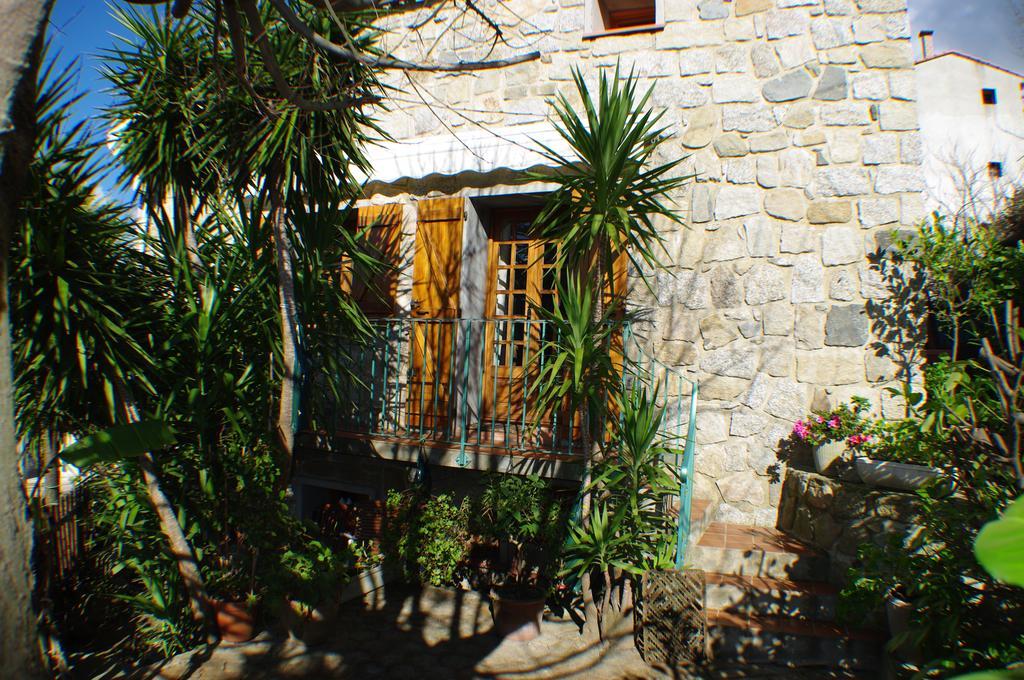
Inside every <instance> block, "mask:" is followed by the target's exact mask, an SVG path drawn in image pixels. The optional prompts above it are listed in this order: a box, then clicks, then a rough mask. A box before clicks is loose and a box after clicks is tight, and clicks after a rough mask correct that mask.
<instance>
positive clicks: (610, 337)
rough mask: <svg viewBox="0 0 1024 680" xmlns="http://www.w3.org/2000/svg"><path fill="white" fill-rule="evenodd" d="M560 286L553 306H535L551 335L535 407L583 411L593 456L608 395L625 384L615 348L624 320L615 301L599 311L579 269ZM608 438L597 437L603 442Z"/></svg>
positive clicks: (586, 448) (542, 356)
mask: <svg viewBox="0 0 1024 680" xmlns="http://www.w3.org/2000/svg"><path fill="white" fill-rule="evenodd" d="M557 290H558V303H557V304H556V305H555V308H554V309H552V310H547V309H544V308H542V307H540V306H536V307H535V308H534V311H535V312H536V313H537V314H538V315H539V316H540V318H541V319H542V320H543V321H544V322H545V328H546V331H545V333H546V336H547V337H546V338H545V339H544V342H543V343H542V346H541V351H540V352H538V354H537V356H538V357H539V358H538V359H536V361H537V363H538V364H540V370H539V373H538V376H537V380H536V382H535V383H534V387H533V390H534V391H535V394H536V397H535V399H534V401H533V408H534V410H535V412H536V413H538V414H541V415H545V414H551V413H554V412H559V411H562V412H565V413H567V414H569V415H570V416H574V417H578V419H579V427H580V435H581V439H582V445H583V455H584V457H585V458H586V459H587V460H588V462H589V457H590V456H591V454H592V453H593V452H592V448H593V446H592V445H593V443H594V441H593V439H594V435H595V434H596V433H599V432H601V430H602V428H603V427H604V424H605V417H606V414H607V412H608V403H609V400H610V399H614V397H615V394H616V393H617V392H618V390H619V388H620V386H621V382H622V366H621V361H617V360H616V357H615V355H614V353H613V350H614V349H615V347H614V346H615V344H616V343H617V342H619V339H620V338H621V330H622V326H623V324H624V323H625V320H624V318H623V315H622V314H620V313H619V311H620V310H619V307H618V305H617V304H615V303H614V302H613V303H612V304H611V305H610V306H609V307H607V308H606V309H604V310H603V311H598V300H597V298H598V296H597V295H595V293H594V291H593V289H592V287H590V286H589V285H587V283H586V282H585V281H584V280H583V279H582V277H581V276H579V275H572V276H570V277H569V278H568V280H566V281H564V282H559V283H558V286H557ZM620 349H621V348H620ZM538 420H540V419H539V418H538ZM603 441H604V439H603V437H598V442H597V443H598V444H599V445H600V444H601V443H603Z"/></svg>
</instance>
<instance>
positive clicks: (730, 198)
mask: <svg viewBox="0 0 1024 680" xmlns="http://www.w3.org/2000/svg"><path fill="white" fill-rule="evenodd" d="M760 211H761V192H760V191H759V190H757V189H754V188H748V187H739V186H724V187H722V188H721V189H719V191H718V198H717V200H716V201H715V219H717V220H728V219H731V218H733V217H744V216H746V215H753V214H756V213H759V212H760Z"/></svg>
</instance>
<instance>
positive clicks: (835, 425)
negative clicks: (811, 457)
mask: <svg viewBox="0 0 1024 680" xmlns="http://www.w3.org/2000/svg"><path fill="white" fill-rule="evenodd" d="M870 406H871V404H870V402H868V400H867V399H864V398H863V397H854V398H853V399H852V400H851V402H850V403H849V404H842V405H840V406H838V407H836V408H834V409H832V410H831V411H815V412H814V413H813V414H811V416H810V417H809V418H807V419H806V420H798V421H797V422H796V424H795V425H794V426H793V434H794V435H796V437H797V438H798V439H800V440H801V441H805V442H807V443H808V444H810V445H812V446H821V445H822V444H827V443H829V442H836V441H843V440H845V441H846V443H847V445H848V446H849V447H850V448H857V447H859V446H863V445H864V444H866V443H868V442H869V441H871V435H870V434H869V429H870V421H869V420H867V419H866V418H865V417H864V413H865V412H866V411H867V410H868V408H869V407H870Z"/></svg>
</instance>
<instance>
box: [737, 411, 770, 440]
mask: <svg viewBox="0 0 1024 680" xmlns="http://www.w3.org/2000/svg"><path fill="white" fill-rule="evenodd" d="M767 425H768V421H767V419H766V418H765V417H764V416H762V415H759V414H757V413H753V412H751V411H741V410H737V411H733V413H732V422H731V423H730V425H729V434H730V435H731V436H733V437H752V436H754V435H756V434H760V433H761V432H763V431H764V428H765V427H766V426H767Z"/></svg>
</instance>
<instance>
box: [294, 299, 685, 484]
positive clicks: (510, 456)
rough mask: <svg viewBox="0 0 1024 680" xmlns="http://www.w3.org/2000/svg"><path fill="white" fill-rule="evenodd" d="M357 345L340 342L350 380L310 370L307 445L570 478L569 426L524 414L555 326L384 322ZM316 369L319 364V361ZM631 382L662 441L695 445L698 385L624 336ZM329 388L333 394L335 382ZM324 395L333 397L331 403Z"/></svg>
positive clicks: (575, 454) (572, 438) (575, 429)
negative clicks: (661, 423)
mask: <svg viewBox="0 0 1024 680" xmlns="http://www.w3.org/2000/svg"><path fill="white" fill-rule="evenodd" d="M372 327H373V332H372V333H371V334H370V336H369V338H367V339H366V340H364V341H362V342H351V341H347V342H339V343H338V344H337V358H339V359H341V360H342V361H344V362H345V363H346V364H347V365H348V366H350V367H351V375H349V376H344V377H342V376H338V377H337V378H335V377H333V376H329V375H326V374H325V372H324V371H323V370H318V369H317V368H316V363H315V362H314V366H313V367H312V368H311V371H310V380H309V383H308V386H309V389H308V390H307V394H306V399H305V403H306V404H307V409H306V411H307V413H308V414H309V415H310V416H311V418H310V421H311V423H312V427H310V428H308V430H307V431H306V432H305V433H304V442H305V444H306V446H308V447H311V448H314V449H317V450H319V451H324V452H327V451H330V452H344V453H357V454H358V453H362V454H365V455H376V456H378V457H382V458H387V459H392V460H403V461H406V462H415V461H417V460H419V458H420V457H421V456H425V457H426V458H427V460H428V461H429V462H431V463H435V464H439V465H446V466H450V467H462V468H471V469H477V470H502V471H514V472H520V473H523V474H528V473H534V474H541V475H543V476H551V477H560V478H568V479H578V478H579V474H580V472H581V470H582V465H581V462H582V459H583V456H582V453H583V447H582V444H581V436H580V428H579V422H578V419H574V418H573V417H571V416H570V414H569V413H567V412H565V411H564V410H563V411H561V412H555V413H552V414H547V415H544V416H538V415H537V414H536V413H535V412H534V409H533V408H532V404H533V400H534V397H535V392H536V384H537V379H538V375H539V374H540V372H541V371H542V370H543V367H544V366H545V364H546V363H547V362H548V361H550V356H549V355H548V354H547V353H546V352H545V350H544V348H545V346H546V344H547V342H548V341H549V340H551V339H554V338H553V333H554V332H555V328H554V326H552V325H550V324H549V323H548V322H546V321H538V320H530V319H499V320H492V319H422V318H402V319H397V318H396V319H381V320H376V321H373V322H372ZM320 363H321V364H322V363H323V362H320ZM621 366H622V376H623V381H624V382H625V384H626V385H627V386H628V385H630V384H632V383H639V384H642V385H645V386H647V387H651V388H653V387H655V386H657V388H658V398H659V402H660V404H661V405H662V406H663V407H664V408H665V411H666V414H665V432H664V434H665V436H666V437H672V438H675V439H676V441H678V442H680V447H681V446H682V442H684V441H686V442H688V443H689V444H690V445H689V446H688V447H687V448H690V449H692V427H691V425H692V424H693V419H694V415H695V414H694V412H695V401H694V399H695V392H696V389H695V384H694V383H693V382H691V381H690V380H689V379H688V378H686V376H685V375H684V374H683V373H682V372H681V371H680V370H678V369H674V368H671V367H668V366H665V365H664V364H661V363H660V362H658V361H656V360H654V359H653V358H652V357H650V356H649V355H648V354H646V353H645V352H643V351H641V346H640V342H639V338H638V337H637V336H635V335H634V333H633V330H632V328H631V327H628V326H627V328H626V329H625V330H624V332H623V338H622V357H621ZM332 386H333V387H332ZM333 395H336V397H335V396H333Z"/></svg>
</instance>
